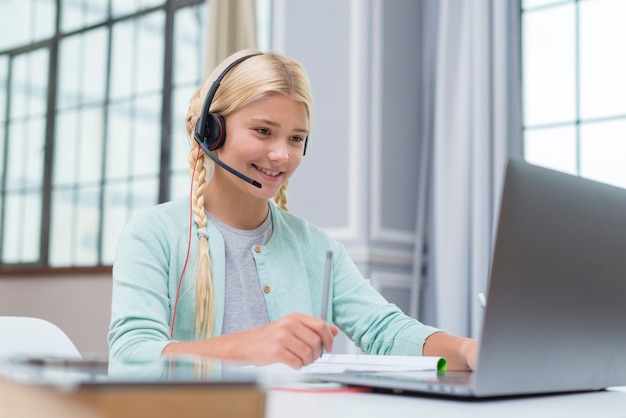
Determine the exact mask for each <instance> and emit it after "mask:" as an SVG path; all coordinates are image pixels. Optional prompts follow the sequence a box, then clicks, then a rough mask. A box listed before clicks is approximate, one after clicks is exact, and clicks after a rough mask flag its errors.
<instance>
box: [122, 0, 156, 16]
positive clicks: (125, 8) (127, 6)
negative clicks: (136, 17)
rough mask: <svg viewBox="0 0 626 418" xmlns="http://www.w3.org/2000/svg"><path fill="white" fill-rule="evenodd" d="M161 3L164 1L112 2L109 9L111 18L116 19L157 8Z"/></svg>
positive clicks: (123, 0)
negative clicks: (111, 14)
mask: <svg viewBox="0 0 626 418" xmlns="http://www.w3.org/2000/svg"><path fill="white" fill-rule="evenodd" d="M163 3H165V0H134V1H130V0H113V1H112V3H111V5H112V7H111V9H112V13H113V16H115V17H118V16H124V15H127V14H131V13H134V12H137V11H140V10H145V9H147V8H150V7H153V6H158V5H161V4H163Z"/></svg>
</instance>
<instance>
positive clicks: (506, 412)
mask: <svg viewBox="0 0 626 418" xmlns="http://www.w3.org/2000/svg"><path fill="white" fill-rule="evenodd" d="M165 364H167V365H168V368H166V369H165V370H163V369H161V368H160V367H159V368H156V369H154V370H156V371H158V372H159V376H160V380H161V381H162V380H163V377H165V378H167V379H166V380H167V382H168V384H166V385H165V386H163V385H148V386H146V385H145V384H144V383H145V382H148V383H149V382H151V381H154V380H153V379H154V378H155V376H153V375H151V373H150V375H151V376H150V377H148V376H143V377H142V379H141V381H140V384H138V385H137V384H135V385H130V386H127V385H122V386H120V385H119V383H120V382H118V383H116V384H113V385H110V384H104V381H102V382H101V381H100V379H98V376H100V375H99V374H97V373H89V374H87V375H86V376H89V377H90V379H85V377H84V376H81V375H78V380H77V381H80V382H87V383H86V384H85V386H78V390H76V389H72V390H69V391H68V390H67V389H66V390H60V391H59V390H47V389H45V388H42V387H39V385H37V384H35V385H33V384H26V385H24V384H21V383H19V382H13V380H14V379H13V378H19V379H18V381H22V382H23V381H24V378H25V377H29V378H31V377H33V378H34V377H36V379H35V380H34V382H39V381H61V382H67V381H68V378H71V377H73V376H74V377H76V370H75V369H73V368H67V369H63V368H55V367H32V366H28V367H23V366H19V367H17V366H16V367H14V368H11V367H9V366H10V365H8V364H4V367H0V372H3V373H4V376H2V374H3V373H0V417H4V416H17V415H16V414H11V413H12V412H16V411H26V410H27V409H28V410H30V411H31V412H32V411H34V410H37V408H38V409H39V410H40V409H41V408H44V409H46V414H45V415H46V416H59V417H61V416H62V417H64V418H67V417H69V416H76V417H81V418H83V417H85V416H88V415H89V414H88V415H85V413H83V412H85V411H86V412H89V413H90V414H91V415H93V416H97V417H109V416H111V417H116V418H118V417H119V416H120V414H119V413H118V412H119V411H124V412H125V413H126V412H128V413H127V414H126V416H133V417H135V416H137V415H136V414H135V413H134V412H133V413H131V412H132V411H131V410H130V409H132V408H130V406H133V405H135V406H137V405H139V403H140V402H139V401H142V402H143V405H145V406H151V407H152V408H153V409H155V408H156V409H155V411H156V412H158V413H160V415H159V414H156V415H155V414H153V416H157V415H158V416H163V417H166V416H167V417H169V416H173V415H172V414H171V413H170V412H172V411H177V412H182V411H183V410H184V409H185V408H187V409H185V411H188V413H185V414H186V415H187V416H198V417H201V416H211V415H212V412H216V409H219V410H222V411H226V410H228V411H231V410H233V411H235V410H238V412H233V414H231V415H228V416H233V417H235V416H242V415H241V408H240V407H243V406H246V408H247V413H246V414H244V415H245V416H246V417H252V416H259V417H260V416H263V417H264V418H298V417H302V418H320V417H324V418H335V417H342V418H343V417H358V418H369V417H372V418H373V417H376V418H379V417H393V418H397V417H428V416H436V417H437V418H447V417H459V416H463V417H480V418H490V417H498V418H501V417H503V416H506V417H513V418H516V417H532V418H538V417H544V416H545V417H567V418H577V417H594V418H595V417H599V418H601V417H626V387H620V388H614V389H612V390H607V391H600V392H589V393H576V394H562V395H546V396H530V397H524V398H509V399H498V400H457V399H444V398H432V397H427V396H419V395H395V394H379V393H355V392H349V391H345V390H332V389H329V388H328V387H327V390H313V389H312V388H311V387H305V388H298V387H297V386H296V387H291V386H285V387H283V388H278V387H275V385H274V386H272V383H276V382H267V381H266V382H265V384H263V385H261V386H263V387H265V388H266V390H262V388H261V387H260V386H258V385H256V384H254V383H253V382H252V381H250V380H248V376H240V375H238V374H234V375H230V374H229V373H230V372H231V371H229V370H228V369H227V368H224V369H222V370H221V371H220V379H219V380H217V381H213V380H212V378H211V376H214V375H215V373H216V372H217V371H218V370H216V369H211V370H207V374H206V375H203V374H201V375H198V372H201V371H203V370H201V369H198V368H197V367H195V366H197V365H198V364H196V363H183V364H180V365H178V366H190V365H193V366H194V368H192V369H189V367H182V368H181V367H176V368H174V369H171V366H172V363H165ZM200 365H203V364H200ZM0 366H2V364H1V363H0ZM141 370H143V371H151V372H152V371H154V370H152V369H149V368H148V369H146V368H145V367H142V368H141V369H139V370H132V371H133V373H132V374H133V376H135V377H137V373H136V372H137V371H141ZM28 371H30V372H31V373H26V372H28ZM62 371H65V373H63V372H62ZM92 371H93V370H92ZM33 372H34V373H35V374H33ZM70 372H71V373H70ZM163 372H165V374H163ZM174 372H177V373H174ZM181 372H192V375H193V382H196V381H197V380H198V376H201V377H202V376H203V377H206V382H205V383H202V382H201V383H202V384H200V385H192V386H189V380H188V378H189V376H190V375H189V374H188V373H181ZM46 376H47V377H46ZM228 376H232V377H233V379H234V380H232V382H233V384H235V386H230V385H228V384H227V383H228V382H229V381H231V380H229V379H227V377H228ZM59 377H61V379H60V380H59V379H58V378H59ZM100 377H102V376H100ZM109 378H110V376H109ZM144 378H147V379H148V380H143V379H144ZM94 379H95V380H94ZM158 380H159V379H157V381H158ZM70 381H71V379H70ZM89 382H91V383H93V384H89ZM141 382H144V383H141ZM212 382H213V383H217V385H216V384H212ZM238 382H240V383H241V385H239V384H238ZM170 383H171V384H170ZM204 385H206V386H204ZM224 385H226V386H224ZM57 386H58V385H57ZM62 386H63V385H62ZM81 387H84V390H82V389H80V388H81ZM159 387H166V388H169V389H168V390H167V391H162V390H161V391H159V389H158V388H159ZM68 388H69V386H68ZM137 388H143V390H141V391H138V390H137ZM220 388H221V389H220ZM335 389H336V387H335ZM220 390H222V392H220ZM74 394H75V395H76V396H74ZM166 395H167V396H166ZM226 395H229V396H230V397H228V396H226ZM168 396H169V397H168ZM139 398H141V399H139ZM46 399H47V400H48V402H47V403H46ZM142 399H143V400H142ZM220 402H221V403H222V404H223V407H219V406H218V404H219V403H220ZM46 405H48V406H50V405H51V406H54V407H58V408H59V411H61V410H64V411H67V410H69V409H68V408H69V407H72V408H74V409H76V408H79V409H80V408H82V409H81V411H83V412H81V413H74V414H69V415H68V413H58V414H55V413H53V411H52V409H50V408H49V407H48V406H46ZM129 405H130V406H129ZM254 405H256V406H254ZM234 407H239V409H237V408H234ZM33 408H35V409H33ZM63 408H64V409H63ZM74 409H72V410H74ZM115 411H117V412H115ZM114 412H115V413H114ZM7 414H11V415H7ZM174 415H176V414H174ZM21 416H23V414H21ZM30 416H38V415H37V414H30Z"/></svg>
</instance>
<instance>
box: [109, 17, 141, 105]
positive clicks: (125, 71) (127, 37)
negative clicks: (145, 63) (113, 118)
mask: <svg viewBox="0 0 626 418" xmlns="http://www.w3.org/2000/svg"><path fill="white" fill-rule="evenodd" d="M133 29H134V21H132V20H126V21H123V22H120V23H117V24H116V25H114V26H113V29H112V30H113V36H112V41H111V43H112V45H111V54H112V56H111V75H110V77H111V91H110V93H109V95H110V97H111V99H117V98H121V97H128V96H130V94H131V93H132V92H133V91H134V90H133V88H132V86H133V55H134V48H133V45H134V43H135V37H134V30H133Z"/></svg>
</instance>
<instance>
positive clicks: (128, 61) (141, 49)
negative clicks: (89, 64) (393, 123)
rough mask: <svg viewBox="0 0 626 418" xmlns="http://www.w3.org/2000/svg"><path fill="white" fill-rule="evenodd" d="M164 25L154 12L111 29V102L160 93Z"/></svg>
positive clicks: (162, 17) (162, 16)
mask: <svg viewBox="0 0 626 418" xmlns="http://www.w3.org/2000/svg"><path fill="white" fill-rule="evenodd" d="M164 25H165V15H164V14H163V13H162V12H160V11H158V12H155V13H150V14H149V15H147V16H145V17H142V18H138V19H135V20H130V21H123V22H120V23H118V24H116V25H115V26H114V27H113V45H112V48H113V57H112V62H111V64H112V70H111V98H112V99H120V98H128V97H132V96H133V95H135V94H141V93H146V92H156V91H158V92H161V91H162V89H163V60H164V58H163V51H164V48H163V45H164V44H163V43H164V36H163V34H164V31H165V29H164Z"/></svg>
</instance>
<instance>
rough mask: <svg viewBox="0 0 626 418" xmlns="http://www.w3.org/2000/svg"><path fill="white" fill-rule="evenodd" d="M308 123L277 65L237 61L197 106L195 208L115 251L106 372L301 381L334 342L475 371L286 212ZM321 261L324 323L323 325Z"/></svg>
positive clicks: (179, 211) (171, 213)
mask: <svg viewBox="0 0 626 418" xmlns="http://www.w3.org/2000/svg"><path fill="white" fill-rule="evenodd" d="M311 117H312V95H311V91H310V86H309V81H308V77H307V74H306V72H305V70H304V69H303V67H302V66H301V65H300V64H299V63H298V62H296V61H294V60H293V59H290V58H287V57H285V56H283V55H281V54H279V53H276V52H269V53H260V52H258V51H251V50H246V51H240V52H238V53H236V54H233V55H232V56H230V57H228V58H227V59H226V60H225V61H224V62H223V63H222V64H221V65H220V66H218V68H217V69H216V70H215V71H214V72H213V74H211V76H210V77H209V79H208V80H207V82H206V83H205V84H204V85H203V86H202V87H201V88H200V89H199V90H198V92H197V93H196V94H195V95H194V96H193V97H192V99H191V101H190V105H189V111H188V114H187V118H186V125H187V131H188V134H189V136H190V137H191V138H194V140H192V141H191V142H192V143H193V146H192V149H191V151H190V153H189V163H190V171H191V173H192V176H193V179H192V182H193V184H192V191H191V196H190V198H186V199H181V200H177V201H172V202H167V203H164V204H161V205H158V206H156V207H154V208H151V209H149V210H147V211H145V212H143V213H141V214H140V215H138V216H135V217H134V218H133V219H132V220H131V221H130V222H129V223H128V225H127V226H126V228H125V230H124V232H123V233H122V235H121V236H120V239H119V243H118V249H117V254H116V258H115V263H114V268H113V305H112V319H111V327H110V332H109V345H110V356H111V358H112V359H130V358H148V359H150V358H157V357H158V356H161V355H172V354H192V355H200V356H206V357H211V358H218V359H224V360H233V361H240V362H246V363H253V364H259V365H262V364H270V363H277V362H280V363H284V364H287V365H289V366H291V367H293V368H300V367H302V366H304V365H307V364H309V363H311V362H313V361H314V360H315V359H317V358H318V357H319V356H320V354H321V352H322V350H323V349H325V350H327V351H331V350H332V344H333V338H334V337H335V336H336V335H337V333H338V331H339V329H341V330H342V331H343V332H345V333H346V335H347V336H348V337H349V338H350V339H352V340H353V341H354V342H355V344H356V345H357V346H358V347H360V348H361V349H362V350H363V351H365V352H366V353H368V354H393V355H436V356H443V357H446V359H447V360H448V366H449V368H451V369H471V368H473V367H474V365H475V361H476V355H477V347H478V342H477V341H476V340H473V339H468V338H461V337H457V336H453V335H450V334H448V333H445V332H442V331H441V330H438V329H435V328H433V327H429V326H426V325H424V324H421V323H420V322H418V321H417V320H415V319H412V318H410V317H408V316H407V315H405V314H404V313H402V312H401V311H400V310H399V309H398V308H397V307H396V306H395V305H393V304H390V303H388V302H387V301H386V300H385V299H384V298H383V297H382V296H381V295H380V294H379V293H378V292H377V291H376V290H375V289H374V288H373V287H371V286H370V284H369V282H368V281H367V280H365V279H364V278H363V277H362V275H361V274H360V273H359V271H358V270H357V268H356V266H355V265H354V263H353V262H352V261H351V260H350V259H349V257H348V256H347V255H346V252H345V249H344V247H343V246H342V245H341V244H340V243H338V242H336V241H334V240H333V239H331V238H330V237H329V236H328V235H327V234H326V233H324V232H323V231H322V230H321V229H319V228H317V227H315V226H313V225H311V224H309V223H308V222H306V221H305V220H303V219H301V218H299V217H297V216H295V215H293V214H291V213H289V212H288V211H287V206H286V203H287V196H286V188H287V183H288V181H289V178H290V177H291V176H292V175H293V173H294V172H295V171H296V170H297V168H298V166H299V165H300V162H301V161H302V157H303V155H304V153H305V151H306V143H307V140H308V133H309V131H310V129H311ZM272 200H273V201H272ZM192 219H193V220H192ZM329 250H330V251H332V252H333V254H334V256H333V262H332V281H331V286H330V299H329V300H330V304H329V308H328V315H329V319H330V320H331V322H332V324H329V323H326V322H325V321H324V320H322V319H320V318H319V316H320V307H321V306H322V298H323V295H322V293H323V292H322V287H323V272H324V260H325V254H326V253H327V251H329Z"/></svg>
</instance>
